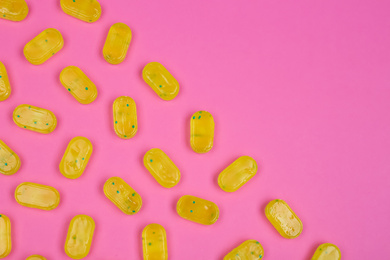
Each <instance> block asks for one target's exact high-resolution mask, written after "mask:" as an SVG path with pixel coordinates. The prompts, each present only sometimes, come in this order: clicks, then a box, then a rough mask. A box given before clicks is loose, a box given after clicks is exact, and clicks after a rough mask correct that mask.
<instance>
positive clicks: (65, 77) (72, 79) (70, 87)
mask: <svg viewBox="0 0 390 260" xmlns="http://www.w3.org/2000/svg"><path fill="white" fill-rule="evenodd" d="M60 81H61V83H62V85H63V86H64V87H65V89H66V90H67V91H68V92H69V93H70V94H72V96H73V97H74V98H75V99H76V100H77V101H78V102H80V103H81V104H89V103H91V102H92V101H94V100H95V99H96V97H97V94H98V93H97V89H96V86H95V84H93V82H92V81H91V80H90V79H89V78H88V77H87V75H85V74H84V72H83V71H82V70H81V69H80V68H78V67H76V66H68V67H66V68H65V69H63V70H62V71H61V74H60Z"/></svg>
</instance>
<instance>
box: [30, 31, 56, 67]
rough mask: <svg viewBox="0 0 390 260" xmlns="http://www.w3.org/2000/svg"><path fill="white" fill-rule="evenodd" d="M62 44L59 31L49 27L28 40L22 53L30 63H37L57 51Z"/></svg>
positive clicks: (40, 62)
mask: <svg viewBox="0 0 390 260" xmlns="http://www.w3.org/2000/svg"><path fill="white" fill-rule="evenodd" d="M63 46H64V39H63V38H62V35H61V33H60V32H59V31H58V30H56V29H53V28H49V29H46V30H44V31H43V32H41V33H40V34H38V35H37V36H36V37H35V38H34V39H32V40H31V41H29V42H28V43H27V44H26V45H25V46H24V49H23V53H24V56H25V57H26V59H27V60H28V61H29V62H30V63H31V64H34V65H39V64H42V63H44V62H45V61H47V60H48V59H49V58H50V57H52V56H53V55H54V54H56V53H57V52H59V51H60V50H61V49H62V47H63Z"/></svg>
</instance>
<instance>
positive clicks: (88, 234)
mask: <svg viewBox="0 0 390 260" xmlns="http://www.w3.org/2000/svg"><path fill="white" fill-rule="evenodd" d="M94 231H95V221H93V219H92V218H91V217H90V216H87V215H77V216H75V217H74V218H73V219H72V220H71V221H70V224H69V229H68V235H67V236H66V241H65V253H66V254H67V256H69V257H70V258H72V259H81V258H84V257H86V256H87V255H88V254H89V250H90V249H91V244H92V238H93V233H94Z"/></svg>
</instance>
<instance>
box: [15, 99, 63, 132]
mask: <svg viewBox="0 0 390 260" xmlns="http://www.w3.org/2000/svg"><path fill="white" fill-rule="evenodd" d="M12 117H13V120H14V122H15V124H16V125H17V126H19V127H20V128H25V129H28V130H31V131H35V132H38V133H41V134H48V133H51V132H53V131H54V129H55V128H56V126H57V118H56V116H55V115H54V114H53V112H51V111H49V110H47V109H44V108H40V107H34V106H30V105H26V104H23V105H20V106H17V107H16V108H15V110H14V113H13V116H12Z"/></svg>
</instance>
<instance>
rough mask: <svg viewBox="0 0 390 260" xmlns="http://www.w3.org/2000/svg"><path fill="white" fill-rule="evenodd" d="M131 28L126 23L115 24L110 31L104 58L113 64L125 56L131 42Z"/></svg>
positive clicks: (105, 44)
mask: <svg viewBox="0 0 390 260" xmlns="http://www.w3.org/2000/svg"><path fill="white" fill-rule="evenodd" d="M131 36H132V34H131V30H130V28H129V26H127V25H126V24H124V23H116V24H113V25H112V26H111V28H110V30H109V31H108V35H107V38H106V42H105V43H104V47H103V56H104V59H105V60H106V61H107V62H108V63H111V64H119V63H121V62H122V61H123V60H124V59H125V58H126V54H127V49H128V48H129V45H130V42H131Z"/></svg>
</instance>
